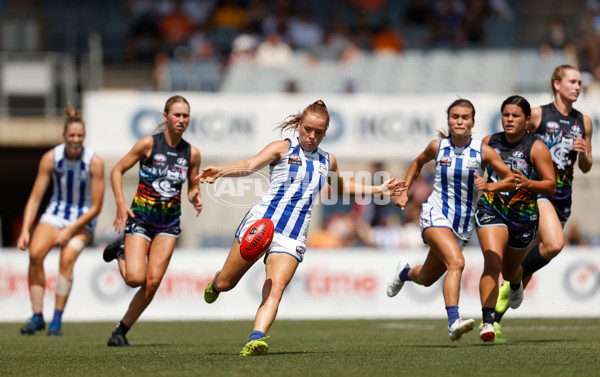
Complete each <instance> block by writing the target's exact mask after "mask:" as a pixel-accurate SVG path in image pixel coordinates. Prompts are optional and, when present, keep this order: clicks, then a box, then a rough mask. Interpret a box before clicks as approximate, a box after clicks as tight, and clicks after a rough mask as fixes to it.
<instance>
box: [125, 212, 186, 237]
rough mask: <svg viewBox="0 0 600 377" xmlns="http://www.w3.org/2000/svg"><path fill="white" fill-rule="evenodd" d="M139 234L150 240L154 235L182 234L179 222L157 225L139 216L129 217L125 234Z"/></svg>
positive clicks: (176, 235)
mask: <svg viewBox="0 0 600 377" xmlns="http://www.w3.org/2000/svg"><path fill="white" fill-rule="evenodd" d="M134 234H137V235H138V236H142V237H144V238H145V239H147V240H148V241H150V242H152V239H153V238H154V236H157V235H163V236H171V237H175V238H178V237H179V235H180V234H181V227H180V226H179V222H177V223H176V224H174V225H171V226H168V227H165V226H162V227H159V226H156V224H152V223H148V222H146V221H143V220H141V219H139V218H138V217H131V216H129V217H128V218H127V225H126V226H125V235H126V236H131V235H134Z"/></svg>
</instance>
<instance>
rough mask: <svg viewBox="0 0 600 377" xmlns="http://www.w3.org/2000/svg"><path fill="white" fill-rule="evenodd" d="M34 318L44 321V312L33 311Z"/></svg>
mask: <svg viewBox="0 0 600 377" xmlns="http://www.w3.org/2000/svg"><path fill="white" fill-rule="evenodd" d="M33 320H34V321H43V320H44V315H43V314H42V313H38V314H36V313H33Z"/></svg>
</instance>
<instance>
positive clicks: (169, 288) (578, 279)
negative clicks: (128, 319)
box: [0, 248, 600, 322]
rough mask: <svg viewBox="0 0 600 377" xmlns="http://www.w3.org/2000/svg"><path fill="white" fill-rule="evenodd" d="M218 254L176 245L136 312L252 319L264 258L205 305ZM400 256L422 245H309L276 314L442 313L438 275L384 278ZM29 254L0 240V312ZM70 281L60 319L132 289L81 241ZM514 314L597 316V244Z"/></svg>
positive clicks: (558, 263)
mask: <svg viewBox="0 0 600 377" xmlns="http://www.w3.org/2000/svg"><path fill="white" fill-rule="evenodd" d="M225 257H226V251H225V250H210V251H205V250H180V249H178V250H176V251H175V254H174V256H173V259H172V261H171V265H170V266H169V269H168V271H167V274H166V276H165V278H164V280H163V282H162V285H161V287H160V289H159V291H158V292H157V295H156V297H155V299H154V301H153V302H152V304H151V305H150V306H149V307H148V309H147V310H146V312H145V313H144V314H143V315H142V317H141V320H161V321H167V320H227V319H252V318H254V314H255V312H256V309H257V308H258V305H259V303H260V292H261V287H262V282H263V279H264V268H263V263H262V262H261V261H259V262H257V263H256V264H255V265H254V266H253V267H252V268H251V269H250V271H249V272H248V273H247V274H246V276H245V277H244V278H243V279H242V280H241V281H240V283H239V284H238V286H237V287H236V288H235V289H233V290H232V291H230V292H227V293H224V294H222V295H221V297H219V299H218V300H217V301H216V302H215V303H214V304H211V305H208V304H206V303H205V302H204V300H203V294H204V287H205V285H206V284H207V283H208V281H210V279H212V277H213V275H214V273H215V271H216V270H217V269H219V268H220V267H221V266H222V264H223V262H224V260H225ZM465 257H466V268H465V271H464V274H463V282H462V290H461V298H460V311H461V315H462V316H463V317H472V318H480V316H481V305H480V301H479V277H480V275H481V271H482V263H483V259H482V256H481V252H480V251H479V250H478V249H473V248H471V249H469V248H467V249H466V250H465ZM399 258H402V259H403V260H406V261H408V262H409V263H410V264H411V265H415V264H418V263H421V262H423V261H424V259H425V251H423V250H398V251H397V252H384V251H376V250H359V251H356V250H330V251H320V250H310V251H309V252H308V253H307V255H306V259H305V261H304V262H303V263H302V264H301V265H300V267H299V268H298V271H297V272H296V275H295V277H294V279H293V280H292V283H291V285H290V286H289V287H288V289H287V291H286V293H285V295H284V298H283V300H282V303H281V306H280V310H279V314H278V317H279V318H286V319H320V318H348V319H349V318H422V317H428V318H438V317H439V318H443V317H445V310H444V301H443V297H442V293H441V280H440V281H438V282H437V283H436V284H435V285H434V286H432V287H430V288H424V287H419V286H417V285H415V284H412V283H407V284H406V285H405V287H404V289H403V290H402V291H401V292H400V293H399V294H398V296H396V297H395V298H393V299H392V298H389V297H387V295H386V293H385V287H386V284H387V282H388V281H389V279H390V278H391V277H392V275H393V274H394V272H395V270H396V264H397V261H398V259H399ZM45 267H46V279H47V290H46V296H45V307H44V314H45V317H46V319H50V318H51V315H52V313H53V309H54V287H55V283H56V276H57V269H58V252H57V251H52V252H51V253H50V254H49V255H48V257H47V258H46V261H45ZM27 269H28V255H27V253H25V252H22V251H17V250H14V249H3V250H0V321H4V322H6V321H11V322H12V321H17V322H20V321H24V320H25V319H26V318H28V317H29V316H30V315H31V304H30V302H29V294H28V287H27ZM74 274H75V283H74V285H73V290H72V293H71V297H70V298H69V303H68V305H67V308H66V311H65V315H64V320H65V321H97V320H115V321H116V320H119V319H120V318H121V317H122V315H123V314H124V313H125V310H126V309H127V306H128V304H129V301H130V300H131V297H132V295H133V294H134V292H135V290H134V289H130V288H128V287H126V286H125V285H124V283H123V280H122V278H121V276H120V275H119V273H118V271H117V267H116V263H115V262H112V263H109V264H107V263H104V261H103V260H102V257H101V250H100V249H86V250H85V251H84V252H83V254H82V255H81V256H80V258H79V260H78V261H77V263H76V265H75V272H74ZM525 292H526V294H525V301H524V302H523V304H522V306H521V307H520V308H519V309H518V310H516V311H514V312H510V313H509V314H508V315H510V316H514V317H600V248H593V249H573V248H571V249H569V248H567V249H565V250H564V251H563V252H562V253H561V254H560V255H559V256H558V257H557V258H556V259H555V260H554V261H552V263H550V264H549V265H548V266H546V267H545V268H544V269H542V270H540V271H539V272H538V273H537V274H535V275H534V279H533V280H532V283H531V284H530V285H529V287H528V288H527V290H526V291H525Z"/></svg>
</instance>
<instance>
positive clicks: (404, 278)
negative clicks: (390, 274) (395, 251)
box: [400, 267, 410, 281]
mask: <svg viewBox="0 0 600 377" xmlns="http://www.w3.org/2000/svg"><path fill="white" fill-rule="evenodd" d="M408 271H410V267H405V268H404V269H403V270H402V271H401V272H400V281H407V280H408Z"/></svg>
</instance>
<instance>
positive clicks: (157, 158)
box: [154, 153, 167, 165]
mask: <svg viewBox="0 0 600 377" xmlns="http://www.w3.org/2000/svg"><path fill="white" fill-rule="evenodd" d="M166 161H167V156H165V155H164V154H162V153H157V154H155V155H154V163H155V164H157V165H159V164H160V165H162V164H164V163H165V162H166Z"/></svg>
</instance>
